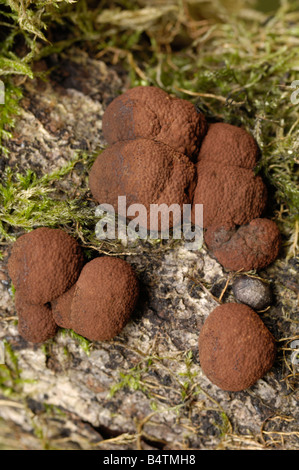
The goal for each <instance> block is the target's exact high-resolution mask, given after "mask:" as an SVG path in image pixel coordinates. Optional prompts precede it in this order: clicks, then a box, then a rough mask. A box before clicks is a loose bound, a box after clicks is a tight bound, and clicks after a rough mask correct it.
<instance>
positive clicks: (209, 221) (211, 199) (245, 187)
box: [192, 161, 267, 228]
mask: <svg viewBox="0 0 299 470" xmlns="http://www.w3.org/2000/svg"><path fill="white" fill-rule="evenodd" d="M196 168H197V186H196V189H195V192H194V198H193V211H192V212H193V218H194V205H195V204H203V223H204V228H206V227H209V226H210V225H214V224H220V223H232V224H237V225H243V224H247V223H248V222H250V221H251V220H252V219H254V218H257V217H259V216H260V215H261V214H262V212H263V210H264V208H265V206H266V202H267V190H266V186H265V185H264V183H263V181H262V179H261V177H260V176H255V175H254V173H253V171H252V170H249V169H246V168H239V167H236V166H228V165H225V164H223V165H218V164H216V163H214V162H206V161H200V162H199V163H198V164H197V165H196Z"/></svg>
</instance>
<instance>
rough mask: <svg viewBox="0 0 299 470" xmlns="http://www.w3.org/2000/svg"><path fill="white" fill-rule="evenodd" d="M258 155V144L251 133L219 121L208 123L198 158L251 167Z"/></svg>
mask: <svg viewBox="0 0 299 470" xmlns="http://www.w3.org/2000/svg"><path fill="white" fill-rule="evenodd" d="M259 156H260V151H259V148H258V145H257V143H256V141H255V139H254V138H253V136H252V135H251V134H249V133H248V132H247V131H246V130H244V129H242V128H241V127H237V126H233V125H231V124H227V123H224V122H219V123H215V124H210V126H209V129H208V132H207V134H206V136H205V138H204V140H203V142H202V145H201V148H200V153H199V156H198V160H199V161H202V162H203V161H205V162H213V163H216V164H217V165H233V166H238V167H240V168H247V169H252V168H254V167H255V166H256V164H257V161H258V159H259Z"/></svg>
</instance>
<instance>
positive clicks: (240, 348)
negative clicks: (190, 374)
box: [199, 303, 276, 392]
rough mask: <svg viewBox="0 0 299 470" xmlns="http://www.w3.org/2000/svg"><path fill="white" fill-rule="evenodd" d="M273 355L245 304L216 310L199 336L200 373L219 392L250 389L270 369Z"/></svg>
mask: <svg viewBox="0 0 299 470" xmlns="http://www.w3.org/2000/svg"><path fill="white" fill-rule="evenodd" d="M275 356H276V344H275V339H274V337H273V336H272V334H271V333H270V331H269V330H268V328H267V327H266V326H265V324H264V323H263V321H262V320H261V319H260V317H259V316H258V314H257V313H255V312H254V310H252V309H251V308H250V307H248V306H247V305H243V304H237V303H229V304H224V305H220V306H219V307H216V309H215V310H213V311H212V312H211V313H210V315H209V316H208V318H207V319H206V321H205V323H204V325H203V327H202V330H201V332H200V335H199V360H200V365H201V367H202V370H203V372H204V374H205V375H206V376H207V377H208V379H209V380H210V381H211V382H212V383H213V384H215V385H217V386H218V387H219V388H221V389H222V390H226V391H232V392H236V391H240V390H245V389H247V388H249V387H251V386H252V385H253V384H254V383H256V382H257V380H259V379H260V378H262V377H263V376H264V375H265V374H266V373H267V372H268V371H269V370H270V369H271V368H272V366H273V363H274V360H275Z"/></svg>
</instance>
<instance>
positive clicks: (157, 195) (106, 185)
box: [89, 139, 196, 229]
mask: <svg viewBox="0 0 299 470" xmlns="http://www.w3.org/2000/svg"><path fill="white" fill-rule="evenodd" d="M89 185H90V189H91V192H92V195H93V197H94V198H95V200H96V201H97V202H99V203H100V204H110V205H112V206H113V208H114V210H115V211H116V212H118V202H119V199H118V198H119V196H126V205H127V208H128V207H129V206H132V205H133V204H140V205H142V206H143V207H144V208H145V209H146V215H145V220H144V221H143V223H142V224H141V225H142V226H143V227H147V228H150V212H151V207H150V206H151V205H153V204H156V205H162V204H165V205H166V206H167V207H170V206H171V205H172V204H176V205H178V206H179V212H180V214H179V216H181V213H182V207H183V204H188V203H190V202H191V199H192V195H193V191H194V187H195V185H196V171H195V166H194V165H193V163H192V162H191V161H190V160H189V159H188V157H186V155H183V154H182V153H179V152H176V151H175V150H173V149H172V148H171V147H169V146H168V145H165V144H163V143H161V142H155V141H152V140H147V139H136V140H132V141H126V142H118V143H116V144H114V145H111V146H110V147H108V148H107V149H105V150H104V152H102V153H101V154H100V155H99V156H98V158H97V159H96V161H95V163H94V164H93V166H92V168H91V171H90V174H89ZM170 215H171V217H170V223H169V226H170V227H171V226H172V225H173V224H174V223H175V222H176V221H177V220H176V218H175V216H174V219H172V213H171V214H170ZM132 217H135V215H133V216H132ZM132 217H130V216H129V218H132ZM167 223H168V220H167ZM164 226H165V224H163V222H162V223H161V226H160V227H159V226H158V227H157V228H158V229H160V228H162V229H163V228H164Z"/></svg>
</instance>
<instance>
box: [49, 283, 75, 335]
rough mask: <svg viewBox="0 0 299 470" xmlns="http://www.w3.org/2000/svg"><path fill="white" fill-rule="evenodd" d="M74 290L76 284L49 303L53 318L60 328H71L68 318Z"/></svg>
mask: <svg viewBox="0 0 299 470" xmlns="http://www.w3.org/2000/svg"><path fill="white" fill-rule="evenodd" d="M75 289H76V284H74V285H72V287H71V288H70V289H69V290H67V291H66V292H64V293H63V294H62V295H60V296H59V297H57V299H55V300H53V301H52V302H51V307H52V314H53V318H54V320H55V322H56V323H57V325H58V326H60V327H61V328H68V329H71V328H72V325H71V320H70V318H71V307H72V302H73V297H74V293H75Z"/></svg>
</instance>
